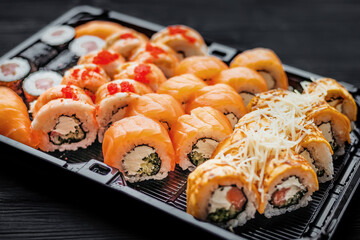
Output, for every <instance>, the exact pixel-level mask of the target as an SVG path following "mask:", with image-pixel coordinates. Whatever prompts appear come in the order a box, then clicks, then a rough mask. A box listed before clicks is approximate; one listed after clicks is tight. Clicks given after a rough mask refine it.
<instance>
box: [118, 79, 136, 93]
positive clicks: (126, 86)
mask: <svg viewBox="0 0 360 240" xmlns="http://www.w3.org/2000/svg"><path fill="white" fill-rule="evenodd" d="M120 86H121V91H122V92H135V88H134V85H132V84H131V83H129V82H126V81H125V82H121V83H120Z"/></svg>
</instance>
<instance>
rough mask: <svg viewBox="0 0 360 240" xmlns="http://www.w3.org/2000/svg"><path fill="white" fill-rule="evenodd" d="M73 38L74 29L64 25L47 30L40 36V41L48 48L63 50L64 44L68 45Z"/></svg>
mask: <svg viewBox="0 0 360 240" xmlns="http://www.w3.org/2000/svg"><path fill="white" fill-rule="evenodd" d="M74 37H75V29H74V28H72V27H70V26H66V25H60V26H52V27H50V28H48V29H47V30H46V31H45V32H44V33H43V34H42V35H41V41H43V42H44V43H46V44H48V45H50V46H54V47H58V48H64V46H66V44H67V43H69V42H70V41H71V40H72V39H73V38H74Z"/></svg>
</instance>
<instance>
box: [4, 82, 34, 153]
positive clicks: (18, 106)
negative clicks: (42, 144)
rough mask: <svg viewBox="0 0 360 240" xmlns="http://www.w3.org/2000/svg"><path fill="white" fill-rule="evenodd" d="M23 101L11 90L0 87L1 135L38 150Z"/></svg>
mask: <svg viewBox="0 0 360 240" xmlns="http://www.w3.org/2000/svg"><path fill="white" fill-rule="evenodd" d="M30 125H31V121H30V118H29V114H28V112H27V108H26V105H25V103H24V102H23V101H22V99H21V98H20V97H19V96H18V95H17V94H16V93H15V92H14V91H13V90H11V89H10V88H7V87H3V86H0V134H1V135H3V136H5V137H8V138H11V139H13V140H15V141H18V142H21V143H23V144H26V145H28V146H30V147H33V148H36V147H37V145H38V142H37V138H36V135H34V134H33V132H32V129H31V127H30Z"/></svg>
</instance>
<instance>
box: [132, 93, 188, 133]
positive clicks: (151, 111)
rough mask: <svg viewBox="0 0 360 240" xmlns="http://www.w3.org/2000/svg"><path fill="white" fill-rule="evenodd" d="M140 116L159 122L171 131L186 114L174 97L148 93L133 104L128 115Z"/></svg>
mask: <svg viewBox="0 0 360 240" xmlns="http://www.w3.org/2000/svg"><path fill="white" fill-rule="evenodd" d="M139 114H141V115H144V116H146V117H149V118H152V119H154V120H157V121H159V122H160V123H162V124H163V125H164V127H165V128H166V129H167V130H169V131H170V129H171V128H172V126H173V125H174V124H175V123H176V121H177V119H178V118H179V117H180V116H181V115H184V114H185V113H184V110H183V108H182V106H181V104H180V103H179V102H178V101H176V99H175V98H174V97H173V96H171V95H168V94H158V93H148V94H145V95H142V96H140V97H139V98H137V99H134V100H133V101H132V102H131V105H130V108H129V111H128V114H127V115H128V116H135V115H139Z"/></svg>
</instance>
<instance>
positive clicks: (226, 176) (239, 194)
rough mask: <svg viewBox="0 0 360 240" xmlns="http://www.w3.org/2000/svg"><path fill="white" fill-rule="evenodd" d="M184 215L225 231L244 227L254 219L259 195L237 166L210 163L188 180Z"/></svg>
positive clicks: (196, 171)
mask: <svg viewBox="0 0 360 240" xmlns="http://www.w3.org/2000/svg"><path fill="white" fill-rule="evenodd" d="M186 195H187V209H186V212H187V213H189V214H191V215H193V216H194V217H195V218H197V219H200V220H203V221H209V222H212V223H215V224H218V225H220V226H222V227H225V228H233V227H237V226H241V225H244V224H245V223H246V222H247V221H248V220H249V219H251V218H254V216H255V213H256V209H257V208H258V206H259V202H260V195H259V193H258V191H257V189H256V187H255V186H254V185H253V184H251V183H249V182H248V181H247V179H246V177H245V176H244V175H242V174H241V173H240V172H239V171H237V169H236V167H234V166H232V165H230V164H229V163H227V162H226V161H221V160H213V159H211V160H209V161H207V162H205V163H203V164H201V165H200V166H199V167H197V168H196V169H195V170H194V171H193V172H192V173H190V175H189V177H188V184H187V189H186Z"/></svg>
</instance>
